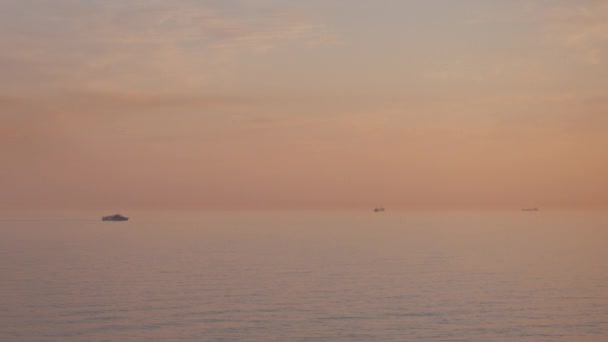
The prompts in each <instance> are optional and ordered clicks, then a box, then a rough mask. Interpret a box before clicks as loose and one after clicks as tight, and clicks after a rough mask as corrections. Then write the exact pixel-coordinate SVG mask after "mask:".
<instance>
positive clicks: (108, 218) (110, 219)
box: [101, 214, 129, 221]
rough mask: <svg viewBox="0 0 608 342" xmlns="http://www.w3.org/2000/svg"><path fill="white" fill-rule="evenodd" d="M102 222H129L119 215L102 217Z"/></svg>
mask: <svg viewBox="0 0 608 342" xmlns="http://www.w3.org/2000/svg"><path fill="white" fill-rule="evenodd" d="M101 220H102V221H129V218H128V217H126V216H122V215H120V214H114V215H108V216H103V217H102V218H101Z"/></svg>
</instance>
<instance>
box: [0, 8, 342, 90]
mask: <svg viewBox="0 0 608 342" xmlns="http://www.w3.org/2000/svg"><path fill="white" fill-rule="evenodd" d="M0 32H1V33H0V62H1V63H0V65H2V66H3V67H2V66H0V71H1V72H2V74H3V75H5V76H6V77H8V78H10V79H11V80H13V82H11V84H8V83H6V82H4V84H2V83H0V93H1V92H4V93H7V92H12V93H15V92H19V91H24V90H28V91H32V89H38V90H40V91H42V92H44V91H45V90H46V89H53V88H55V89H61V88H68V89H73V88H78V89H79V88H86V89H91V90H104V91H117V90H126V89H133V88H143V89H151V88H153V89H156V90H159V89H165V90H166V88H168V87H178V86H179V87H186V88H188V87H189V88H195V87H201V86H206V85H210V84H213V83H214V81H216V80H217V79H224V78H225V76H226V75H225V74H224V73H226V72H228V73H229V71H226V69H228V67H229V66H230V65H229V63H230V62H231V61H233V60H236V59H238V58H239V56H240V55H242V54H247V53H265V52H268V51H270V50H272V49H275V48H277V47H279V46H281V44H288V43H290V42H298V43H299V44H302V45H304V46H306V45H311V46H313V45H316V44H321V43H323V42H328V41H330V39H329V34H328V29H327V27H325V26H324V25H321V24H319V23H316V22H314V21H312V20H310V19H307V18H303V17H301V16H300V15H298V14H297V13H293V12H289V11H283V10H280V9H277V8H275V7H269V6H263V5H260V4H259V3H255V2H240V1H239V2H234V3H232V5H230V6H226V5H223V7H221V6H220V5H211V4H209V3H207V4H205V3H201V2H198V1H190V0H179V1H172V2H166V1H157V0H152V1H142V0H138V1H128V2H123V1H116V0H110V1H87V2H78V1H71V0H57V1H53V2H50V1H49V2H41V1H28V0H23V1H22V0H7V1H3V2H2V3H1V4H0Z"/></svg>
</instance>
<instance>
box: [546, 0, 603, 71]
mask: <svg viewBox="0 0 608 342" xmlns="http://www.w3.org/2000/svg"><path fill="white" fill-rule="evenodd" d="M547 16H548V20H549V24H548V28H547V31H548V34H549V37H550V39H551V40H552V41H554V42H556V43H558V44H559V45H561V46H562V47H564V48H566V49H567V50H569V51H570V52H571V53H573V54H575V55H576V56H578V57H579V58H580V59H581V60H583V61H585V62H587V63H590V64H601V63H603V62H604V61H606V59H607V58H608V3H607V2H605V1H598V0H591V1H576V2H572V3H569V4H567V5H563V6H560V7H556V8H553V9H552V10H551V11H550V12H549V13H548V15H547Z"/></svg>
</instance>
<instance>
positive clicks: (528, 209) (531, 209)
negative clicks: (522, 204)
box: [521, 208, 539, 211]
mask: <svg viewBox="0 0 608 342" xmlns="http://www.w3.org/2000/svg"><path fill="white" fill-rule="evenodd" d="M538 210H539V209H538V208H523V209H522V210H521V211H538Z"/></svg>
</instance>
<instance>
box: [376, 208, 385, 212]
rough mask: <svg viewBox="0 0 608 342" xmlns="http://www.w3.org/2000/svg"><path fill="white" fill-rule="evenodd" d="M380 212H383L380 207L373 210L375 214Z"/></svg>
mask: <svg viewBox="0 0 608 342" xmlns="http://www.w3.org/2000/svg"><path fill="white" fill-rule="evenodd" d="M381 211H384V208H382V207H378V208H374V212H375V213H379V212H381Z"/></svg>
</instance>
